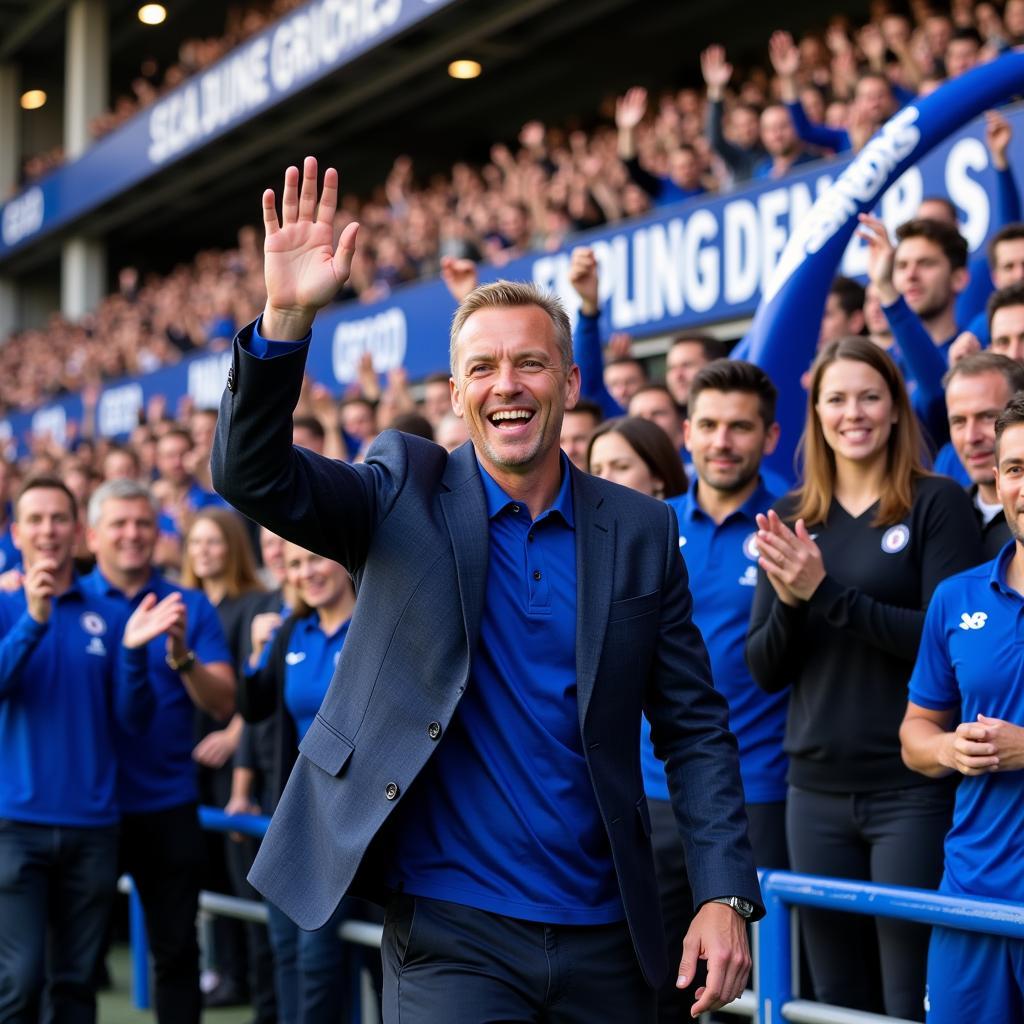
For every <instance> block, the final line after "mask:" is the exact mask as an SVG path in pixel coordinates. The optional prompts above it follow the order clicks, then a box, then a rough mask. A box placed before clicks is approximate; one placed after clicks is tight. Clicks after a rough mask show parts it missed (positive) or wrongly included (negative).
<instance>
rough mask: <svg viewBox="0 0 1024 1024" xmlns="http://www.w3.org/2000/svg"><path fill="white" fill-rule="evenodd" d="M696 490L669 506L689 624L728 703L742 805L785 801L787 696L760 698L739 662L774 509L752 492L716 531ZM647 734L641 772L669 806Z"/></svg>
mask: <svg viewBox="0 0 1024 1024" xmlns="http://www.w3.org/2000/svg"><path fill="white" fill-rule="evenodd" d="M699 486H700V484H699V482H698V483H697V484H695V485H694V486H693V487H691V488H690V489H689V491H687V493H686V494H681V495H679V496H678V497H676V498H669V499H667V501H668V504H670V505H671V506H672V507H673V508H674V509H675V512H676V517H677V518H678V520H679V550H680V552H681V553H682V555H683V559H684V561H685V562H686V568H687V571H688V572H689V575H690V592H691V593H692V594H693V621H694V623H695V624H696V625H697V627H698V628H699V629H700V631H701V635H702V636H703V637H704V643H705V644H706V645H707V649H708V656H709V658H710V659H711V674H712V678H713V679H714V681H715V689H717V690H718V691H719V692H720V693H722V694H723V695H724V696H725V698H726V700H727V701H728V702H729V725H730V728H731V729H732V731H733V733H734V734H735V736H736V741H737V742H738V744H739V748H740V775H741V776H742V779H743V791H744V794H745V796H746V800H747V803H754V804H759V803H775V802H778V801H783V800H785V799H786V768H787V763H788V762H787V758H786V755H785V754H784V753H783V752H782V738H783V734H784V732H785V729H786V709H787V707H788V704H789V691H788V690H783V691H781V692H780V693H772V694H768V693H765V692H764V691H763V690H762V689H761V688H760V687H759V686H758V685H757V684H756V683H755V682H754V680H753V679H752V678H751V677H750V671H749V669H748V668H747V663H746V661H745V659H744V656H743V651H744V646H745V643H746V636H747V627H748V625H749V623H750V606H751V604H752V603H753V599H754V588H755V587H756V585H757V548H756V545H755V543H754V541H755V538H756V536H757V523H756V522H755V520H754V516H756V515H757V514H758V513H759V512H765V511H767V510H768V509H769V508H771V507H772V505H773V504H774V503H775V501H776V497H777V496H776V494H775V493H773V491H771V490H769V489H768V487H766V486H765V483H764V481H763V480H759V481H758V487H757V490H755V491H754V493H753V494H751V496H750V497H749V498H748V499H747V500H746V501H745V502H744V503H743V504H742V505H741V506H740V507H739V508H738V509H736V511H735V512H732V513H731V514H730V515H728V516H727V517H726V518H725V520H724V521H723V522H722V523H720V524H718V523H715V521H714V520H713V519H712V518H711V517H710V516H709V515H708V514H707V513H706V512H705V511H704V510H703V509H702V508H701V507H700V504H699V502H698V501H697V488H698V487H699ZM650 733H651V730H650V726H649V725H648V724H647V722H646V721H645V722H644V725H643V736H642V743H641V765H642V767H643V773H644V789H645V790H646V792H647V795H648V796H649V797H652V798H654V799H656V800H668V799H669V794H668V784H667V781H666V778H665V766H664V764H663V763H662V762H661V761H659V760H658V759H657V758H656V757H655V756H654V747H653V746H652V744H651V736H650Z"/></svg>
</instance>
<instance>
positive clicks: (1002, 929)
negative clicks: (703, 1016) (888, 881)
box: [757, 871, 1024, 1024]
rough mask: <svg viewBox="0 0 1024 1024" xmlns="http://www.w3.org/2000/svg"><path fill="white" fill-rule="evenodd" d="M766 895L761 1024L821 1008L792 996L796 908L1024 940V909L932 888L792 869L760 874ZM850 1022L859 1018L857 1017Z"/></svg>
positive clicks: (806, 1017) (805, 1015) (776, 1022)
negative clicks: (858, 879) (829, 875)
mask: <svg viewBox="0 0 1024 1024" xmlns="http://www.w3.org/2000/svg"><path fill="white" fill-rule="evenodd" d="M761 892H762V894H763V896H764V901H765V908H766V910H767V913H766V914H765V917H764V919H763V920H762V921H761V922H760V924H759V928H760V946H759V948H760V959H761V962H760V965H759V970H758V993H757V995H758V1010H759V1013H760V1024H779V1022H781V1021H784V1020H791V1019H795V1017H796V1016H799V1019H801V1020H809V1019H811V1017H810V1016H809V1013H808V1012H805V1011H809V1010H810V1008H811V1007H813V1006H815V1005H819V1004H814V1003H810V1002H807V1001H805V1000H794V998H793V944H792V931H791V927H792V926H791V915H790V913H789V908H790V907H792V906H803V907H820V908H822V909H825V910H838V911H842V912H844V913H852V914H870V915H872V916H877V917H895V918H900V919H902V920H904V921H916V922H918V923H920V924H931V925H941V926H942V927H944V928H959V929H962V930H963V931H969V932H980V933H982V934H985V935H1004V936H1007V937H1009V938H1015V939H1024V907H1022V906H1021V905H1020V904H1017V903H1007V902H1004V901H1002V900H994V899H987V898H976V897H969V896H947V895H945V894H943V893H937V892H932V891H931V890H928V889H906V888H902V887H900V886H895V885H875V884H873V883H871V882H852V881H848V880H843V879H838V878H820V877H818V876H817V875H798V874H794V873H792V872H789V871H768V872H765V873H764V874H763V875H762V876H761ZM830 1019H837V1018H835V1017H832V1018H830ZM848 1019H851V1020H852V1019H854V1017H853V1015H850V1016H849V1017H848ZM861 1019H867V1018H866V1017H862V1018H861Z"/></svg>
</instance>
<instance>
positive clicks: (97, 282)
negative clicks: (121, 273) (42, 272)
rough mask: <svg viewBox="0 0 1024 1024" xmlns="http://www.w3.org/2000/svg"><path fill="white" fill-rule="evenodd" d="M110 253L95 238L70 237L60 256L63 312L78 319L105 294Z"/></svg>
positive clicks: (69, 317)
mask: <svg viewBox="0 0 1024 1024" xmlns="http://www.w3.org/2000/svg"><path fill="white" fill-rule="evenodd" d="M106 287H107V250H106V246H105V245H104V244H103V243H102V242H98V241H96V240H95V239H92V238H82V237H77V238H69V239H68V240H67V241H66V242H65V243H64V246H63V248H62V249H61V254H60V311H61V312H62V313H63V314H64V315H65V316H66V317H67V318H68V319H69V320H78V319H80V318H81V317H82V316H84V315H85V314H86V313H88V312H89V311H90V310H92V309H95V308H96V306H97V305H99V301H100V299H102V298H103V296H104V295H105V294H106Z"/></svg>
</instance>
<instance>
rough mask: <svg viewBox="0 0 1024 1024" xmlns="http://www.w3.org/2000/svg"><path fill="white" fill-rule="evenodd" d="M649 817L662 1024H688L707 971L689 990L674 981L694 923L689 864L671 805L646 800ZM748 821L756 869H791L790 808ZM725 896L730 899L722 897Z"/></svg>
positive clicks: (761, 809) (774, 806)
mask: <svg viewBox="0 0 1024 1024" xmlns="http://www.w3.org/2000/svg"><path fill="white" fill-rule="evenodd" d="M647 806H648V808H649V809H650V812H651V845H652V847H653V849H654V870H655V872H656V874H657V876H658V895H659V897H660V899H661V919H662V923H663V924H664V926H665V953H666V956H667V958H668V964H669V976H668V979H667V980H666V982H665V983H664V984H663V985H662V986H661V988H660V989H659V990H658V1022H659V1024H679V1022H680V1021H688V1020H690V1009H691V1008H692V1007H693V1003H694V993H695V992H696V990H697V988H698V987H699V986H701V985H703V984H704V965H703V964H701V965H699V967H698V971H697V976H696V977H695V978H694V981H693V982H692V984H691V985H690V987H689V988H687V989H684V990H682V991H680V990H679V989H677V988H676V975H677V974H678V973H679V971H678V967H679V961H680V959H681V957H682V954H683V937H684V936H685V935H686V931H687V929H688V928H689V927H690V922H691V921H692V920H693V914H694V906H693V892H692V890H691V889H690V883H689V881H688V879H687V875H686V859H685V857H684V855H683V843H682V840H681V839H680V837H679V825H678V824H677V823H676V817H675V814H673V813H672V805H671V804H670V803H669V802H668V801H667V800H648V801H647ZM747 821H748V825H749V829H748V831H749V833H750V845H751V848H752V849H753V851H754V863H755V864H756V865H757V866H758V867H759V868H779V869H783V870H784V869H785V868H787V867H789V857H788V856H787V853H786V804H785V802H784V801H782V802H779V803H766V804H747ZM722 895H723V896H726V895H730V894H728V893H722Z"/></svg>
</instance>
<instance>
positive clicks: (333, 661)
mask: <svg viewBox="0 0 1024 1024" xmlns="http://www.w3.org/2000/svg"><path fill="white" fill-rule="evenodd" d="M351 622H352V620H351V619H346V620H345V621H344V622H343V623H342V624H341V625H340V626H339V627H338V628H337V629H336V630H335V631H334V632H333V633H325V632H324V631H323V630H322V629H321V628H320V617H319V616H318V615H317V614H316V612H310V614H309V615H306V616H304V617H303V618H301V619H299V620H297V621H296V623H295V625H294V626H293V627H292V632H291V636H290V637H289V638H288V650H287V651H286V652H285V656H284V664H285V670H284V671H285V675H284V704H285V707H286V708H287V709H288V714H290V715H291V716H292V721H294V722H295V731H296V736H297V738H298V739H299V740H301V739H302V737H303V736H305V735H306V732H307V730H308V729H309V727H310V726H311V725H312V724H313V719H314V718H315V717H316V713H317V712H318V711H319V710H320V705H321V704H322V703H323V700H324V694H325V693H327V687H328V686H329V685H330V682H331V678H332V677H333V676H334V670H335V668H336V667H337V665H338V659H339V658H340V657H341V649H342V647H344V646H345V638H346V637H347V636H348V627H349V624H350V623H351ZM272 647H273V644H272V643H266V644H264V645H263V650H262V651H260V656H259V660H258V664H257V665H256V668H254V669H250V668H246V675H255V674H256V672H257V671H259V670H260V669H262V668H264V667H265V666H266V664H267V661H268V660H269V658H270V651H271V648H272Z"/></svg>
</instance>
